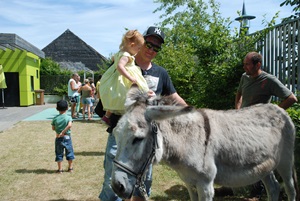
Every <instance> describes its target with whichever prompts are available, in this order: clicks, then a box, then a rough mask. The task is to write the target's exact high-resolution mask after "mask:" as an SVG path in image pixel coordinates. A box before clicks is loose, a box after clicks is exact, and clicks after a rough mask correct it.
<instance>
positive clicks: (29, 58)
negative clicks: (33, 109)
mask: <svg viewBox="0 0 300 201" xmlns="http://www.w3.org/2000/svg"><path fill="white" fill-rule="evenodd" d="M44 57H45V54H44V52H43V51H41V50H40V49H38V48H37V47H35V46H34V45H32V44H30V43H29V42H27V41H26V40H24V39H23V38H21V37H19V36H18V35H16V34H11V33H0V64H1V65H2V66H3V72H4V78H5V82H6V85H7V88H6V89H4V91H3V92H4V93H3V94H2V93H1V95H0V99H1V100H3V99H4V103H5V106H29V105H33V104H36V100H37V98H38V97H37V93H36V91H37V90H39V89H40V63H41V59H42V58H44ZM39 100H41V99H39ZM42 102H43V101H42Z"/></svg>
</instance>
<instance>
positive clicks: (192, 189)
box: [185, 183, 198, 201]
mask: <svg viewBox="0 0 300 201" xmlns="http://www.w3.org/2000/svg"><path fill="white" fill-rule="evenodd" d="M185 185H186V188H187V190H188V192H189V196H190V199H191V201H198V193H197V191H195V186H193V185H190V184H188V183H185Z"/></svg>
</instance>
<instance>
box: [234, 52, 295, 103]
mask: <svg viewBox="0 0 300 201" xmlns="http://www.w3.org/2000/svg"><path fill="white" fill-rule="evenodd" d="M261 64H262V56H261V55H260V54H259V53H257V52H249V53H248V54H247V55H246V57H245V59H244V70H245V73H244V74H243V75H242V77H241V81H240V84H239V87H238V90H237V94H236V98H235V108H236V109H240V108H242V107H248V106H251V105H254V104H258V103H270V101H271V97H272V96H277V97H279V98H281V99H282V102H281V103H280V104H279V107H282V108H283V109H287V108H289V107H290V106H292V105H293V104H294V103H295V102H297V98H296V97H295V95H294V94H293V93H292V92H291V91H290V90H289V89H288V88H287V87H285V86H284V85H283V84H282V83H281V82H280V81H279V80H278V79H277V78H276V77H275V76H273V75H270V74H268V73H266V72H264V71H262V70H261Z"/></svg>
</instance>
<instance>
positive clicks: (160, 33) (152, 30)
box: [144, 26, 165, 43]
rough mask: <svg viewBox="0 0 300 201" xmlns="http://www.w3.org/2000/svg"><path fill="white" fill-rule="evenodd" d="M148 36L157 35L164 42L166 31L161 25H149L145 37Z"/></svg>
mask: <svg viewBox="0 0 300 201" xmlns="http://www.w3.org/2000/svg"><path fill="white" fill-rule="evenodd" d="M147 36H157V37H158V38H159V39H160V40H161V41H162V43H164V42H165V40H164V39H165V33H164V32H163V31H162V30H161V29H160V28H159V27H155V26H151V27H149V28H148V29H147V30H146V31H145V33H144V38H145V37H147Z"/></svg>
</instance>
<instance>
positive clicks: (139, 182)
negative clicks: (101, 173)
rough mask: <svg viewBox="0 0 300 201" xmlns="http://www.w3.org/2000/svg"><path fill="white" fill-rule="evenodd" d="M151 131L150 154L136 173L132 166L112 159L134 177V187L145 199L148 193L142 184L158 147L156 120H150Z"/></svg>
mask: <svg viewBox="0 0 300 201" xmlns="http://www.w3.org/2000/svg"><path fill="white" fill-rule="evenodd" d="M151 131H152V134H153V136H154V140H153V145H152V152H151V154H150V156H149V157H148V159H147V161H146V163H144V164H143V165H142V167H141V169H140V171H139V172H138V173H137V172H135V171H134V170H132V168H130V167H127V166H126V165H124V164H122V163H121V162H119V161H117V160H116V159H114V161H113V162H114V164H115V165H116V166H117V167H118V168H120V169H121V170H123V171H124V172H126V173H128V174H130V175H132V176H134V177H136V184H135V187H136V188H138V189H139V191H140V192H141V194H142V195H143V196H144V198H145V199H146V200H148V195H147V192H146V187H145V184H144V181H143V180H144V176H145V173H146V170H147V168H148V167H149V166H150V164H151V163H152V161H153V158H154V156H155V151H156V149H158V148H159V147H158V143H157V124H156V122H154V121H152V122H151Z"/></svg>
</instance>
